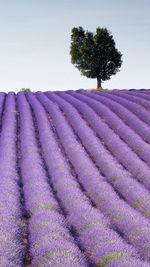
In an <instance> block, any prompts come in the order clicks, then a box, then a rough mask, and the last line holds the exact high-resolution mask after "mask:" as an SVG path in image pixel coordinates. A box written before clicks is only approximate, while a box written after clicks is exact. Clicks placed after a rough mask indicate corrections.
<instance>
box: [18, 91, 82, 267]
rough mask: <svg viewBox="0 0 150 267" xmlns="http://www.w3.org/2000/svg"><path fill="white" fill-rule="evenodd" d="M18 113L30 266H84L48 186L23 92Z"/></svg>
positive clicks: (19, 97)
mask: <svg viewBox="0 0 150 267" xmlns="http://www.w3.org/2000/svg"><path fill="white" fill-rule="evenodd" d="M17 103H18V110H19V113H20V140H21V174H22V179H23V191H24V198H25V206H26V210H27V212H28V213H29V215H30V218H29V223H28V238H29V245H30V254H31V258H32V266H40V267H41V266H51V267H60V266H66V267H67V266H68V267H84V266H86V263H85V261H84V259H83V257H82V254H81V252H80V250H79V249H78V247H77V246H76V244H75V243H74V239H73V237H72V236H71V235H70V233H69V230H68V229H67V227H66V222H65V218H64V216H63V215H62V214H61V211H60V207H59V205H58V202H57V201H56V199H55V197H54V195H53V192H52V190H51V188H50V185H49V181H48V177H47V175H46V171H45V169H44V167H43V162H42V158H41V156H40V154H39V149H38V145H37V140H36V136H35V130H34V124H33V118H32V114H31V110H30V107H29V104H28V102H27V100H26V98H25V95H24V94H23V93H19V94H18V96H17Z"/></svg>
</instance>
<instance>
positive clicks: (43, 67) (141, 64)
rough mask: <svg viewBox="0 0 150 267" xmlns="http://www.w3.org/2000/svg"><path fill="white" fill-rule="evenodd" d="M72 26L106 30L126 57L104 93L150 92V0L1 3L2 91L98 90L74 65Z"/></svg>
mask: <svg viewBox="0 0 150 267" xmlns="http://www.w3.org/2000/svg"><path fill="white" fill-rule="evenodd" d="M74 26H76V27H78V26H82V27H83V28H84V29H85V30H89V31H92V32H94V31H95V29H96V27H98V26H100V27H106V28H108V29H109V30H110V31H111V32H112V34H113V36H114V40H115V42H116V47H117V48H118V50H120V51H121V53H122V54H123V58H122V59H123V64H122V67H121V70H120V72H119V73H117V74H116V75H115V76H112V78H111V80H109V81H106V82H104V83H103V84H102V86H103V87H104V88H150V0H91V1H88V0H83V1H82V0H80V1H79V0H76V1H74V0H73V1H72V0H68V1H67V0H59V1H58V0H55V1H51V0H0V91H10V90H13V91H16V92H17V91H19V90H20V89H21V88H23V87H27V88H31V89H32V90H33V91H36V90H43V91H45V90H69V89H79V88H94V87H96V79H88V78H86V77H84V76H81V74H80V72H79V71H78V69H76V68H75V67H74V65H72V64H71V59H70V55H69V50H70V35H71V29H72V28H73V27H74Z"/></svg>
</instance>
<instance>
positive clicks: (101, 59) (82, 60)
mask: <svg viewBox="0 0 150 267" xmlns="http://www.w3.org/2000/svg"><path fill="white" fill-rule="evenodd" d="M70 55H71V63H72V64H74V65H75V67H76V68H78V69H79V71H80V72H81V74H82V75H84V76H86V77H87V78H97V88H99V87H101V82H102V81H106V80H109V79H110V77H111V75H114V74H116V73H117V72H118V71H119V68H120V67H121V64H122V60H121V57H122V54H121V53H120V52H119V51H118V50H117V49H116V47H115V41H114V39H113V36H112V35H111V33H110V32H109V31H108V30H107V29H106V28H99V27H98V28H97V29H96V33H95V34H94V33H91V32H88V31H86V32H85V31H84V29H83V28H82V27H78V28H75V27H74V28H73V29H72V34H71V47H70Z"/></svg>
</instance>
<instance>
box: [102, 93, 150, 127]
mask: <svg viewBox="0 0 150 267" xmlns="http://www.w3.org/2000/svg"><path fill="white" fill-rule="evenodd" d="M98 94H99V93H98ZM100 95H102V96H103V95H104V96H106V97H107V98H110V99H112V100H114V101H116V102H117V103H119V104H121V105H123V106H124V107H125V108H126V109H129V110H130V111H131V112H133V114H135V115H136V116H137V117H138V118H139V119H140V120H141V121H143V122H145V123H146V124H147V125H150V116H149V111H148V110H145V108H143V107H142V106H140V105H138V104H136V103H134V102H133V101H132V102H131V101H129V100H127V99H125V98H124V97H121V96H118V95H117V93H116V95H115V93H114V94H113V93H111V92H109V93H107V92H102V93H101V94H100Z"/></svg>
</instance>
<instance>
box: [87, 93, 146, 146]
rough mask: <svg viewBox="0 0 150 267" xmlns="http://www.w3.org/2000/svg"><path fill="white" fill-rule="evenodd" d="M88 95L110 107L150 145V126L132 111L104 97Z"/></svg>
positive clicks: (95, 94) (93, 94)
mask: <svg viewBox="0 0 150 267" xmlns="http://www.w3.org/2000/svg"><path fill="white" fill-rule="evenodd" d="M83 94H84V93H83ZM86 95H87V96H89V97H90V98H91V99H95V100H97V101H99V102H100V103H101V104H104V105H106V107H108V108H109V109H110V110H111V111H112V112H114V113H115V114H116V115H117V116H118V117H120V119H122V120H123V122H124V123H126V124H127V125H128V126H129V127H130V128H131V129H133V130H134V131H135V132H136V133H137V134H139V135H140V136H141V137H142V139H143V140H144V141H146V142H148V143H150V134H149V126H148V125H147V124H145V123H144V122H143V121H141V120H140V119H139V118H138V117H137V116H135V115H134V114H133V113H132V112H131V111H129V110H127V109H126V108H125V107H123V106H122V105H121V104H119V103H117V102H116V101H114V100H112V99H110V98H108V97H106V96H104V95H103V96H102V95H100V94H97V93H92V94H90V93H86Z"/></svg>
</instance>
